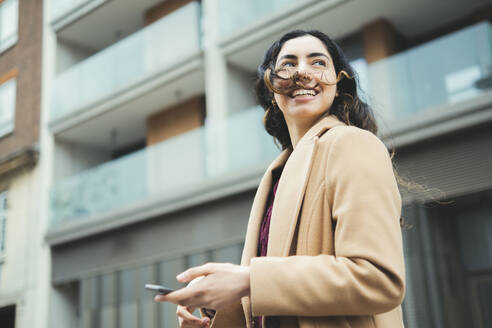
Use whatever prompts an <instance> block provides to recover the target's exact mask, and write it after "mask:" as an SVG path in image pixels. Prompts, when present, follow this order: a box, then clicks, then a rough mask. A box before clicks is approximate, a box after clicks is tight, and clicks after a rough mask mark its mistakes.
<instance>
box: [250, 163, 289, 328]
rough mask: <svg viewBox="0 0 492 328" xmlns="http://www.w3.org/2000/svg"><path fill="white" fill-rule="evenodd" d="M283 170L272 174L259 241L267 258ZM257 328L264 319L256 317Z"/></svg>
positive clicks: (262, 253)
mask: <svg viewBox="0 0 492 328" xmlns="http://www.w3.org/2000/svg"><path fill="white" fill-rule="evenodd" d="M281 173H282V170H281V169H277V170H274V171H273V172H272V178H273V181H272V183H273V190H272V191H270V196H269V197H268V203H267V205H268V207H267V209H266V211H265V215H264V216H263V221H262V222H261V227H260V238H259V239H258V253H257V256H266V255H267V250H268V235H269V233H270V220H271V218H272V209H273V201H274V200H275V194H276V193H277V188H278V182H279V179H280V174H281ZM255 327H259V328H262V317H255Z"/></svg>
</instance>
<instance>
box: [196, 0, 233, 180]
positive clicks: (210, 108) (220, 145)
mask: <svg viewBox="0 0 492 328" xmlns="http://www.w3.org/2000/svg"><path fill="white" fill-rule="evenodd" d="M220 1H221V0H203V1H202V13H203V16H202V33H203V34H202V45H203V50H204V55H205V63H204V64H205V65H204V66H205V67H204V69H205V102H206V118H205V126H206V130H205V131H206V135H205V137H206V150H205V152H206V153H205V163H206V174H207V176H214V175H217V174H220V173H221V172H224V171H226V170H227V168H228V162H229V161H228V151H227V138H228V133H227V124H226V123H227V122H226V118H227V116H228V109H227V94H228V90H227V63H226V60H225V57H224V54H223V53H222V52H221V49H220V48H219V46H218V42H219V38H220V33H219V30H220V20H219V18H220V12H219V8H220V6H219V2H220Z"/></svg>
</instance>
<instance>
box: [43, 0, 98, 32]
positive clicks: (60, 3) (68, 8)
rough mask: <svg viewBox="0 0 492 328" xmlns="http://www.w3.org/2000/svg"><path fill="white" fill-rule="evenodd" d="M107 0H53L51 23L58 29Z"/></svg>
mask: <svg viewBox="0 0 492 328" xmlns="http://www.w3.org/2000/svg"><path fill="white" fill-rule="evenodd" d="M107 1H108V0H53V1H52V2H51V3H52V9H51V23H52V26H53V28H54V29H55V30H59V29H61V28H63V27H64V26H66V25H68V24H70V23H71V22H73V21H75V20H77V19H79V18H80V17H82V16H84V15H86V14H87V13H89V12H91V11H92V10H94V9H95V8H97V7H99V6H101V5H102V4H104V3H105V2H107Z"/></svg>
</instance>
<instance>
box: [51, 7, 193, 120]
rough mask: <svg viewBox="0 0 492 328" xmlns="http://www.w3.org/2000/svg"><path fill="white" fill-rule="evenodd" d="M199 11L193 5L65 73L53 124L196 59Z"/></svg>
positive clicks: (58, 82) (56, 89)
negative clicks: (187, 59) (191, 57)
mask: <svg viewBox="0 0 492 328" xmlns="http://www.w3.org/2000/svg"><path fill="white" fill-rule="evenodd" d="M199 6H200V5H199V4H198V3H197V2H192V3H190V4H188V5H186V6H184V7H183V8H180V9H179V10H177V11H175V12H173V13H171V14H169V15H167V16H165V17H163V18H162V19H160V20H158V21H157V22H155V23H153V24H151V25H149V26H147V27H145V28H143V29H142V30H140V31H138V32H136V33H134V34H132V35H130V36H129V37H127V38H125V39H123V40H121V41H120V42H117V43H115V44H113V45H112V46H110V47H108V48H106V49H104V50H102V51H100V52H98V53H97V54H95V55H93V56H91V57H89V58H87V59H86V60H84V61H82V62H81V63H79V64H77V65H74V66H73V67H71V68H69V69H68V70H66V71H65V72H63V73H61V74H60V75H59V76H58V77H57V78H56V80H55V85H54V91H53V107H52V111H51V119H52V120H54V119H57V118H60V117H62V116H65V115H67V114H71V113H74V112H77V111H78V110H81V109H83V108H86V107H87V106H90V105H92V104H96V103H97V102H100V101H103V100H104V99H108V98H110V97H112V96H114V95H115V94H117V93H119V92H124V91H125V90H126V89H130V88H132V87H133V86H135V85H138V84H141V83H143V82H144V81H145V80H146V79H149V78H151V77H153V76H155V75H158V74H160V73H162V72H163V71H165V70H166V69H169V68H172V67H173V65H176V64H177V63H178V62H179V61H181V60H183V59H184V58H186V57H188V56H192V55H193V54H196V53H198V51H199V50H200V45H199V37H200V32H199V26H198V22H199V13H200V7H199Z"/></svg>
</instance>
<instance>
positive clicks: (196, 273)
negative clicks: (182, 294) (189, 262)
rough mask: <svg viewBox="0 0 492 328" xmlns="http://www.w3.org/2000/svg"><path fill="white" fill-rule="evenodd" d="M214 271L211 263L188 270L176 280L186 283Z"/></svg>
mask: <svg viewBox="0 0 492 328" xmlns="http://www.w3.org/2000/svg"><path fill="white" fill-rule="evenodd" d="M214 271H215V267H214V265H213V264H211V263H207V264H204V265H200V266H197V267H194V268H189V269H188V270H186V271H184V272H182V273H180V274H178V275H177V276H176V279H177V280H178V281H179V282H188V281H191V280H193V279H195V278H197V277H200V276H206V275H208V274H211V273H213V272H214Z"/></svg>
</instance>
